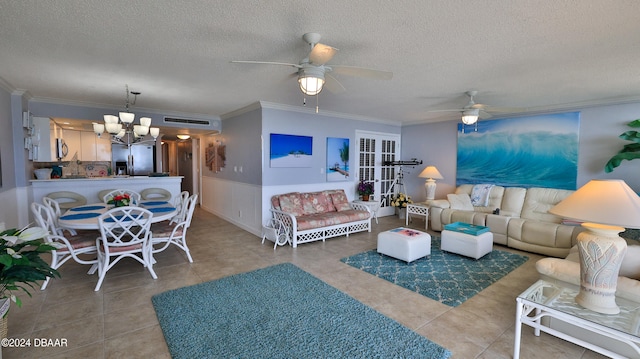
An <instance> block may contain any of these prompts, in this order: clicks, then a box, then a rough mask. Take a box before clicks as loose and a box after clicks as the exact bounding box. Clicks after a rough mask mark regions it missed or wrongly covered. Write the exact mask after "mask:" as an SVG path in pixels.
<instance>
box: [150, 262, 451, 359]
mask: <svg viewBox="0 0 640 359" xmlns="http://www.w3.org/2000/svg"><path fill="white" fill-rule="evenodd" d="M151 300H152V302H153V305H154V307H155V310H156V314H157V316H158V320H159V321H160V326H161V327H162V331H163V333H164V337H165V339H166V341H167V345H168V347H169V351H170V353H171V356H172V357H173V358H442V359H445V358H449V357H450V355H451V353H450V352H449V351H448V350H447V349H445V348H443V347H441V346H439V345H437V344H435V343H433V342H431V341H429V340H428V339H426V338H424V337H422V336H420V335H418V334H417V333H415V332H414V331H412V330H410V329H408V328H406V327H404V326H402V325H400V324H399V323H397V322H395V321H393V320H392V319H390V318H387V317H385V316H383V315H382V314H380V313H378V312H376V311H375V310H373V309H372V308H370V307H367V306H365V305H364V304H362V303H360V302H358V301H357V300H355V299H353V298H351V297H350V296H348V295H346V294H345V293H343V292H340V291H339V290H337V289H335V288H333V287H331V286H330V285H328V284H326V283H324V282H322V281H321V280H319V279H317V278H315V277H314V276H312V275H310V274H309V273H307V272H305V271H303V270H301V269H299V268H298V267H296V266H294V265H293V264H290V263H285V264H279V265H275V266H272V267H267V268H264V269H259V270H256V271H252V272H248V273H243V274H238V275H234V276H230V277H226V278H222V279H219V280H215V281H211V282H206V283H201V284H197V285H194V286H190V287H185V288H180V289H175V290H171V291H168V292H164V293H161V294H157V295H155V296H153V297H152V298H151Z"/></svg>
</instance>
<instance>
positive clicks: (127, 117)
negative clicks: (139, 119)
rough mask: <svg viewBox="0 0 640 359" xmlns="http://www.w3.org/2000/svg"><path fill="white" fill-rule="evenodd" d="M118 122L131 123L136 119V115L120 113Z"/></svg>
mask: <svg viewBox="0 0 640 359" xmlns="http://www.w3.org/2000/svg"><path fill="white" fill-rule="evenodd" d="M119 115H120V121H122V122H124V123H132V122H133V120H134V119H135V118H136V115H134V114H132V113H131V112H120V114H119Z"/></svg>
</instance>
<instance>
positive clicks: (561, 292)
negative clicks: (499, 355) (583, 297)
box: [513, 280, 640, 359]
mask: <svg viewBox="0 0 640 359" xmlns="http://www.w3.org/2000/svg"><path fill="white" fill-rule="evenodd" d="M577 294H578V290H577V289H572V288H568V287H565V286H562V285H560V284H554V283H550V282H546V281H544V280H539V281H537V282H536V283H534V284H533V285H532V286H531V287H529V289H527V290H525V291H524V292H523V293H522V294H520V295H519V296H518V298H516V327H515V339H514V340H515V341H514V345H513V347H514V348H513V358H514V359H518V358H519V357H520V336H521V334H522V324H526V325H528V326H530V327H532V328H534V334H535V335H536V336H539V335H540V332H541V331H542V332H545V333H548V334H550V335H553V336H556V337H558V338H561V339H564V340H566V341H569V342H572V343H575V344H577V345H580V346H582V347H584V348H587V349H590V350H593V351H595V352H598V353H600V354H603V355H606V356H608V357H611V358H629V357H633V358H639V357H640V337H639V336H638V335H639V331H640V328H639V327H638V321H639V320H640V313H639V312H640V309H639V308H640V303H637V302H632V301H630V300H626V299H623V298H619V297H618V298H616V302H617V304H618V306H619V307H620V313H619V314H615V315H611V314H600V313H597V312H594V311H591V310H589V309H585V308H582V307H581V306H580V305H578V304H577V303H576V302H575V299H574V298H575V296H576V295H577ZM553 320H559V321H562V322H564V323H568V324H570V325H572V326H574V327H578V328H579V329H581V330H583V331H587V332H589V333H592V334H595V335H598V336H600V337H602V340H600V341H599V344H595V341H594V340H593V339H583V338H579V336H580V335H578V334H568V333H566V332H564V331H559V330H557V329H554V328H553V327H552V325H550V324H549V322H550V321H553ZM565 327H566V326H565ZM614 350H615V351H614Z"/></svg>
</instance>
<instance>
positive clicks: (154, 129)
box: [149, 127, 160, 139]
mask: <svg viewBox="0 0 640 359" xmlns="http://www.w3.org/2000/svg"><path fill="white" fill-rule="evenodd" d="M149 134H150V135H151V137H153V138H154V139H155V138H156V137H158V136H159V135H160V129H159V128H157V127H151V128H149Z"/></svg>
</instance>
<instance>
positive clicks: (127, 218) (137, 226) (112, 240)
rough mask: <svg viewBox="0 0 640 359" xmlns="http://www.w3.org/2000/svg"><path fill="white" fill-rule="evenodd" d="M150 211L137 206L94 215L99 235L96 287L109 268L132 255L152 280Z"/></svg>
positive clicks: (96, 289) (155, 276)
mask: <svg viewBox="0 0 640 359" xmlns="http://www.w3.org/2000/svg"><path fill="white" fill-rule="evenodd" d="M152 216H153V213H151V211H149V210H147V209H144V208H141V207H131V206H125V207H116V208H112V209H110V210H108V211H107V212H105V213H103V214H102V215H100V217H98V225H99V228H100V237H99V238H98V240H97V244H96V245H97V249H98V283H97V284H96V288H95V291H98V290H100V286H101V285H102V282H103V281H104V278H105V277H106V275H107V272H108V271H109V269H111V268H112V267H113V266H114V265H115V264H116V263H118V262H119V261H120V260H121V259H123V258H133V259H135V260H137V261H138V262H140V263H141V264H142V265H144V266H145V267H146V268H147V269H148V270H149V273H150V274H151V277H152V278H153V279H157V278H158V276H157V275H156V272H154V270H153V258H152V253H151V249H152V247H151V241H150V240H151V231H150V228H151V217H152Z"/></svg>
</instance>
